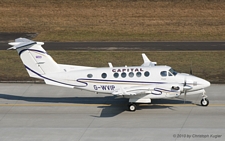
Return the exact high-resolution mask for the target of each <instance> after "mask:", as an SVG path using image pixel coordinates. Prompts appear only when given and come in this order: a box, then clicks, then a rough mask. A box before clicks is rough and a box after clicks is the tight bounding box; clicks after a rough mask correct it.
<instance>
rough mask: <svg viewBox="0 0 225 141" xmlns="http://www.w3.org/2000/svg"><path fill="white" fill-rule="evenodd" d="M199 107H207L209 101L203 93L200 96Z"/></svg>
mask: <svg viewBox="0 0 225 141" xmlns="http://www.w3.org/2000/svg"><path fill="white" fill-rule="evenodd" d="M201 105H202V106H208V105H209V100H208V99H207V95H205V93H203V94H202V100H201Z"/></svg>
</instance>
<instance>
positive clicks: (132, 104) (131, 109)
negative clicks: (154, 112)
mask: <svg viewBox="0 0 225 141" xmlns="http://www.w3.org/2000/svg"><path fill="white" fill-rule="evenodd" d="M128 108H129V111H132V112H134V111H136V108H137V106H136V104H134V103H131V104H129V106H128Z"/></svg>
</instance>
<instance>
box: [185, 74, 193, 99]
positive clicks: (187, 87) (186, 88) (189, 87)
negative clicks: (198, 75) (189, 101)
mask: <svg viewBox="0 0 225 141" xmlns="http://www.w3.org/2000/svg"><path fill="white" fill-rule="evenodd" d="M190 89H192V87H191V86H188V85H187V81H186V77H185V79H184V86H183V91H184V103H185V102H186V95H187V90H190Z"/></svg>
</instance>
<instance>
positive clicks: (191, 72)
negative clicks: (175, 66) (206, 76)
mask: <svg viewBox="0 0 225 141" xmlns="http://www.w3.org/2000/svg"><path fill="white" fill-rule="evenodd" d="M190 74H191V75H192V74H193V71H192V61H191V67H190Z"/></svg>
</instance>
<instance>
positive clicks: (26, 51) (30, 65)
mask: <svg viewBox="0 0 225 141" xmlns="http://www.w3.org/2000/svg"><path fill="white" fill-rule="evenodd" d="M43 44H44V43H43V42H35V41H32V40H28V39H26V38H18V39H16V40H15V42H11V43H9V45H12V46H13V47H11V48H9V49H16V50H17V52H18V54H19V56H20V58H21V60H22V62H23V64H24V66H25V68H26V70H27V72H28V74H29V76H30V77H34V78H39V79H43V77H42V76H43V75H47V74H49V73H56V72H59V71H60V66H59V65H58V64H57V63H56V62H55V61H54V60H53V59H52V57H51V56H50V55H48V54H47V52H46V51H45V50H44V49H43V48H42V46H41V45H43Z"/></svg>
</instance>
